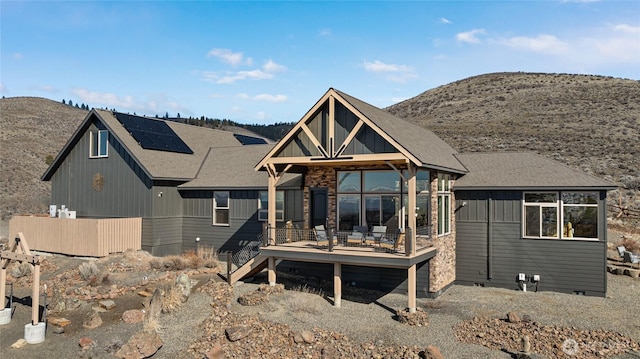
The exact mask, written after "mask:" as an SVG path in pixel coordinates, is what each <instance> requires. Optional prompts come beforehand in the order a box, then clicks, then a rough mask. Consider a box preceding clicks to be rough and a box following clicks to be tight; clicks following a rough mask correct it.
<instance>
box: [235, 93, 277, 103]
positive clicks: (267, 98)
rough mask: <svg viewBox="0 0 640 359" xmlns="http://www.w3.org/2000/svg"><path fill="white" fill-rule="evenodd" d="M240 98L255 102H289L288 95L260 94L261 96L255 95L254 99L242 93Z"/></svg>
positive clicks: (239, 95)
mask: <svg viewBox="0 0 640 359" xmlns="http://www.w3.org/2000/svg"><path fill="white" fill-rule="evenodd" d="M238 97H240V98H242V99H245V100H253V101H266V102H286V101H287V99H288V98H287V95H270V94H266V93H263V94H259V95H255V96H253V97H251V96H249V95H247V94H244V93H241V94H238Z"/></svg>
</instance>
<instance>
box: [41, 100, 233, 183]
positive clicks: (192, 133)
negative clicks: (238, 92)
mask: <svg viewBox="0 0 640 359" xmlns="http://www.w3.org/2000/svg"><path fill="white" fill-rule="evenodd" d="M118 115H125V116H130V115H126V114H119V113H117V112H116V113H113V112H111V111H106V110H97V109H93V110H91V111H90V112H89V114H88V115H87V117H86V118H85V119H84V121H83V122H82V123H81V124H80V126H79V127H78V128H77V129H76V131H75V132H74V134H73V135H72V136H71V138H70V139H69V140H68V141H67V143H66V144H65V146H64V147H63V149H62V150H61V151H60V152H59V153H58V155H57V157H56V158H55V160H54V161H53V162H52V163H51V165H50V166H49V168H48V169H47V170H46V172H45V173H44V174H43V175H42V180H44V181H48V180H50V179H51V176H53V173H55V171H56V170H57V169H58V167H59V166H60V165H61V163H62V162H63V161H64V159H65V158H66V156H67V155H68V154H69V153H70V151H71V150H72V149H73V147H74V146H75V145H76V143H77V142H78V141H79V140H80V138H81V137H82V136H83V135H84V133H85V132H86V130H87V129H88V128H89V126H90V125H91V123H92V122H93V121H94V120H98V121H100V122H101V123H102V124H104V126H105V127H106V128H107V130H108V131H109V133H110V134H111V135H113V137H115V139H116V140H117V141H118V142H119V143H120V144H121V145H122V146H123V147H124V148H125V149H126V150H127V151H128V152H129V154H131V156H132V157H133V159H134V161H136V163H137V164H138V165H139V166H140V167H141V168H142V170H143V171H144V172H145V173H146V174H147V176H149V177H150V178H151V179H154V180H158V179H162V180H177V181H188V180H191V179H193V178H194V177H195V176H196V174H197V172H198V169H199V168H200V166H201V164H202V161H203V160H204V158H205V156H206V155H207V153H208V152H209V148H210V147H233V146H236V147H238V151H240V149H242V148H243V147H242V145H241V144H240V143H239V142H238V140H236V138H235V137H234V136H233V133H231V132H227V131H222V130H215V129H209V128H203V127H199V126H192V125H187V124H182V123H177V122H172V121H164V120H161V119H152V118H145V119H147V120H149V121H164V122H165V123H166V124H167V125H168V126H169V127H170V128H171V129H172V130H173V131H174V132H175V133H176V134H177V135H178V136H179V137H180V138H181V139H182V141H184V142H185V143H186V144H187V145H188V146H189V148H190V149H191V150H192V151H193V154H189V153H177V152H167V151H157V150H150V149H144V148H142V146H140V144H138V142H137V141H136V140H135V139H134V138H133V136H131V134H129V132H128V131H127V129H126V128H125V127H124V126H123V125H122V124H121V123H120V122H119V121H118V119H117V116H118ZM138 117H139V118H143V117H141V116H138Z"/></svg>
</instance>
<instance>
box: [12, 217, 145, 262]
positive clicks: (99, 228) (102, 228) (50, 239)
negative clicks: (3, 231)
mask: <svg viewBox="0 0 640 359" xmlns="http://www.w3.org/2000/svg"><path fill="white" fill-rule="evenodd" d="M19 232H22V233H23V234H24V236H25V239H26V240H27V243H29V247H30V248H31V249H33V250H37V251H42V252H52V253H61V254H66V255H74V256H89V257H103V256H107V255H109V253H116V252H124V251H126V250H127V249H134V250H138V249H140V248H141V245H142V218H107V219H92V218H77V219H64V218H50V217H36V216H14V217H13V218H11V220H10V221H9V238H15V237H16V236H17V235H18V233H19Z"/></svg>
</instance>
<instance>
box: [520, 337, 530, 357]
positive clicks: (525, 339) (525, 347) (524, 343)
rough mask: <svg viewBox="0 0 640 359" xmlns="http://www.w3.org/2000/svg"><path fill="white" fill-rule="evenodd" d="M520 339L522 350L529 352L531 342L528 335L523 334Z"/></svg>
mask: <svg viewBox="0 0 640 359" xmlns="http://www.w3.org/2000/svg"><path fill="white" fill-rule="evenodd" d="M521 341H522V352H523V353H526V354H529V353H530V352H531V343H530V342H529V336H527V335H525V336H523V337H522V339H521Z"/></svg>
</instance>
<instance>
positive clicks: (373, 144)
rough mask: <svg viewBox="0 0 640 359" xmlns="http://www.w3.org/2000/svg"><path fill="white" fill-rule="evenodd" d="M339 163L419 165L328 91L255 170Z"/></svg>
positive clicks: (407, 153) (340, 98) (359, 112)
mask: <svg viewBox="0 0 640 359" xmlns="http://www.w3.org/2000/svg"><path fill="white" fill-rule="evenodd" d="M343 161H348V162H361V161H363V162H374V161H403V162H413V163H415V164H417V165H420V164H421V162H420V161H418V160H417V159H416V158H414V156H413V155H412V154H411V153H409V152H408V151H407V150H406V149H405V148H404V147H403V146H401V145H400V144H399V143H397V142H396V141H395V140H394V139H393V138H391V137H390V136H389V135H387V134H386V133H385V132H384V131H383V130H381V129H380V128H379V127H378V126H377V125H376V124H375V121H374V120H373V119H371V118H369V117H367V116H366V114H364V113H363V112H362V111H360V110H359V109H358V108H356V107H354V106H353V105H352V104H351V103H349V102H348V101H347V100H346V99H345V98H344V97H343V96H341V94H340V93H339V92H338V91H336V90H334V89H329V91H327V93H326V94H325V95H324V96H323V97H322V98H321V99H320V100H319V101H318V102H317V103H316V104H315V105H314V106H313V107H312V108H311V109H310V110H309V111H308V112H307V113H306V114H305V116H304V117H303V118H302V119H301V120H300V121H299V122H298V123H297V124H296V125H295V126H294V128H293V129H292V130H291V131H289V133H288V134H287V135H286V136H285V137H284V138H283V139H282V140H281V141H280V142H279V143H278V144H277V145H276V146H275V147H274V148H273V149H272V150H271V151H270V152H269V153H268V154H267V156H265V158H264V159H263V160H262V161H261V162H260V163H259V164H258V165H257V166H256V169H262V168H265V167H266V168H267V169H268V168H269V167H271V166H277V167H283V166H284V165H286V164H299V165H305V164H306V165H310V164H318V165H320V164H327V163H336V162H343ZM272 168H273V167H272Z"/></svg>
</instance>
